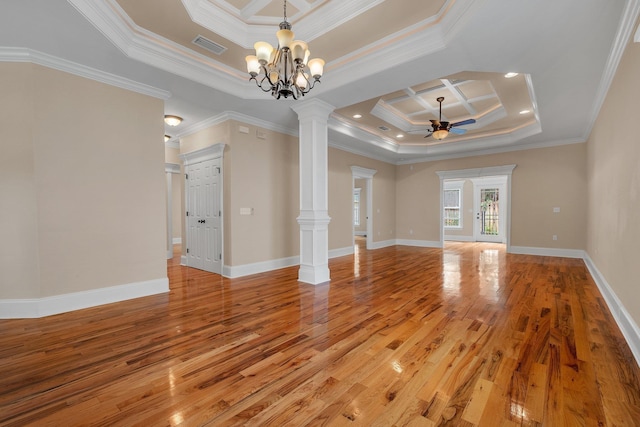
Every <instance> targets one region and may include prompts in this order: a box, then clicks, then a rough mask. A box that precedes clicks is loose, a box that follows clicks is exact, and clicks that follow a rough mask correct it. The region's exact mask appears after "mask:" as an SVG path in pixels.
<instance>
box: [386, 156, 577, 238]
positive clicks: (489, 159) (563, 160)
mask: <svg viewBox="0 0 640 427" xmlns="http://www.w3.org/2000/svg"><path fill="white" fill-rule="evenodd" d="M509 164H516V165H517V167H516V168H515V169H514V171H513V177H512V190H511V191H512V200H511V209H512V210H511V245H512V246H525V247H541V248H559V249H584V248H585V245H586V238H585V233H584V230H585V227H586V200H587V197H586V180H587V175H586V144H572V145H564V146H560V147H552V148H540V149H535V150H523V151H514V152H510V153H501V154H493V155H488V156H477V157H467V158H462V159H450V160H442V161H434V162H429V163H418V164H413V165H402V166H398V171H397V182H396V192H397V193H396V199H397V205H396V216H397V224H398V227H397V228H398V233H397V237H398V238H399V239H414V240H425V241H438V240H439V210H440V204H439V201H438V200H439V199H438V198H439V191H440V182H439V177H438V175H437V174H436V171H447V170H458V169H471V168H480V167H489V166H503V165H509ZM554 207H560V210H561V211H560V213H553V208H554ZM410 229H413V231H414V233H413V235H411V234H410V233H409V230H410ZM554 234H555V235H557V236H558V240H557V241H553V240H552V235H554Z"/></svg>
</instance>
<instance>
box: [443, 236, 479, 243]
mask: <svg viewBox="0 0 640 427" xmlns="http://www.w3.org/2000/svg"><path fill="white" fill-rule="evenodd" d="M444 240H445V241H447V242H475V241H476V239H474V237H473V236H456V235H453V234H452V235H446V234H445V235H444Z"/></svg>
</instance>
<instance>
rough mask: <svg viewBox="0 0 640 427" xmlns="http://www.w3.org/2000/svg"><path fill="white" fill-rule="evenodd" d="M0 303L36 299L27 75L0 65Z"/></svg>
mask: <svg viewBox="0 0 640 427" xmlns="http://www.w3.org/2000/svg"><path fill="white" fill-rule="evenodd" d="M0 75H2V78H1V79H0V93H1V94H2V96H1V98H0V134H1V135H2V136H1V137H0V152H1V153H2V154H1V155H0V201H1V202H0V236H2V245H0V298H37V297H39V296H40V274H39V272H40V268H39V259H38V200H37V184H36V172H35V164H34V158H33V153H34V143H33V137H32V130H31V126H32V122H33V104H34V94H33V86H32V84H33V72H32V67H31V66H30V65H25V64H7V63H5V64H2V63H0Z"/></svg>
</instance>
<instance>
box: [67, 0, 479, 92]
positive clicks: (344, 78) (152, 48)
mask: <svg viewBox="0 0 640 427" xmlns="http://www.w3.org/2000/svg"><path fill="white" fill-rule="evenodd" d="M68 1H69V3H70V4H71V5H72V6H73V7H75V8H76V9H77V10H78V11H79V12H80V13H81V14H82V15H83V16H84V17H85V18H86V19H87V20H88V21H89V22H91V23H92V24H93V25H94V26H95V27H96V28H97V29H98V30H99V31H100V32H102V34H104V35H105V37H107V39H108V40H110V41H111V42H112V43H113V44H114V45H115V46H116V47H117V48H118V49H120V50H121V51H122V52H123V53H124V54H125V55H126V56H128V57H129V58H132V59H136V60H138V61H141V62H143V63H145V64H148V65H151V66H154V67H157V68H159V69H162V70H165V71H167V72H170V73H173V74H176V75H179V76H181V77H184V78H187V79H190V80H192V81H195V82H198V83H201V84H204V85H206V86H208V87H212V88H214V89H217V90H220V91H223V92H226V93H229V94H233V95H235V96H238V97H240V98H242V99H265V94H264V93H262V92H260V91H255V88H254V86H253V85H252V84H251V82H249V81H248V78H247V75H246V74H245V73H243V72H242V71H240V70H238V69H235V68H232V67H229V66H227V65H224V64H222V63H221V62H218V61H216V60H214V59H212V58H209V57H207V56H204V55H201V54H199V53H197V52H195V51H193V50H191V49H187V48H185V47H184V46H182V45H179V44H177V43H175V42H172V41H171V40H168V39H165V38H163V37H161V36H159V35H157V34H154V33H151V32H150V31H147V30H145V29H144V28H142V27H139V26H138V25H136V24H135V23H134V22H133V21H132V20H131V19H130V18H129V17H128V16H127V14H126V12H125V11H124V10H123V9H122V8H121V7H120V6H119V5H118V3H117V2H116V0H68ZM182 1H183V5H184V6H185V8H186V9H187V10H188V13H189V15H190V16H191V18H192V19H193V20H194V21H195V22H197V23H198V24H199V25H202V26H204V27H207V28H214V29H215V32H216V33H218V34H221V35H223V36H224V37H227V38H229V39H231V40H236V41H238V42H239V43H238V44H239V45H241V46H243V47H245V48H251V47H252V46H253V43H254V42H255V41H256V40H261V39H265V38H267V37H269V36H273V32H274V28H273V27H272V26H255V25H248V24H246V23H244V22H242V21H240V20H239V19H238V18H236V17H234V15H233V14H231V13H229V12H228V11H226V10H224V9H221V8H219V7H215V6H213V5H212V4H211V3H210V2H209V1H205V0H182ZM376 1H380V0H376ZM474 1H475V0H449V1H448V2H447V3H445V6H443V8H442V9H441V11H440V12H439V13H438V15H436V16H434V17H431V18H428V19H426V20H424V21H422V22H419V23H417V24H414V25H412V26H410V27H408V28H406V29H403V30H401V31H398V32H396V33H394V34H392V35H390V36H387V37H385V38H383V39H381V40H378V41H376V42H374V43H371V44H370V45H368V46H365V47H363V48H361V49H359V50H358V51H355V52H352V53H351V54H349V55H345V56H343V57H341V58H339V59H338V60H336V61H332V62H330V63H328V64H327V65H326V67H325V69H326V70H327V71H329V72H330V73H331V81H332V87H331V88H335V87H339V86H342V85H347V84H349V83H353V82H354V81H356V80H359V79H360V78H361V71H362V70H367V71H368V73H369V74H374V73H378V72H381V71H384V70H386V69H388V68H389V67H392V66H397V65H399V64H402V63H405V62H407V61H410V60H412V59H415V58H417V57H421V56H425V55H428V54H430V53H434V52H437V51H440V50H442V49H444V48H445V47H446V43H445V37H448V35H447V34H448V33H449V32H452V31H454V30H455V25H456V23H457V22H460V21H461V17H462V15H463V14H464V13H465V12H466V11H467V10H468V8H469V6H470V5H471V4H472V3H473V2H474ZM374 3H375V2H370V1H368V0H353V1H349V2H340V3H339V6H337V7H336V8H333V7H332V8H321V10H324V9H331V10H325V11H323V12H322V13H324V14H326V20H324V19H318V20H317V21H316V20H315V19H314V21H313V22H312V21H309V22H306V19H310V18H308V17H305V18H303V20H302V21H300V24H301V26H304V27H306V26H309V28H311V29H310V30H307V31H308V32H309V33H305V32H304V30H303V31H300V32H299V34H298V36H299V38H302V39H305V40H312V39H313V37H314V36H315V37H317V35H315V34H313V32H314V31H316V32H317V31H318V30H314V26H315V25H321V23H325V24H322V25H323V26H322V28H323V29H324V30H325V31H326V30H328V29H330V28H331V27H327V26H326V22H332V23H334V24H335V22H338V21H341V20H343V19H349V16H354V14H355V15H357V11H358V10H363V9H365V8H368V7H370V6H371V5H372V4H374ZM214 12H215V13H214ZM317 13H320V12H317ZM314 16H315V14H314ZM323 16H324V15H323ZM204 20H209V21H207V22H205V21H204ZM238 22H240V24H238ZM236 24H238V25H236ZM334 24H332V25H334ZM233 32H236V33H237V34H235V35H234V34H227V33H233ZM242 39H244V41H243V40H242ZM356 71H357V72H356ZM331 88H329V87H324V88H323V87H322V86H321V85H320V86H318V87H317V91H316V92H317V93H322V92H323V91H325V90H329V89H331Z"/></svg>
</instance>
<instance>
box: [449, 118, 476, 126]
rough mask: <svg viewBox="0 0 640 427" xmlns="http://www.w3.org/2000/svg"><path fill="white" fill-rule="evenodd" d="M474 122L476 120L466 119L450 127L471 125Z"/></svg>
mask: <svg viewBox="0 0 640 427" xmlns="http://www.w3.org/2000/svg"><path fill="white" fill-rule="evenodd" d="M475 122H476V119H467V120H463V121H461V122H456V123H454V124H452V125H451V127H454V126H464V125H470V124H473V123H475Z"/></svg>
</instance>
